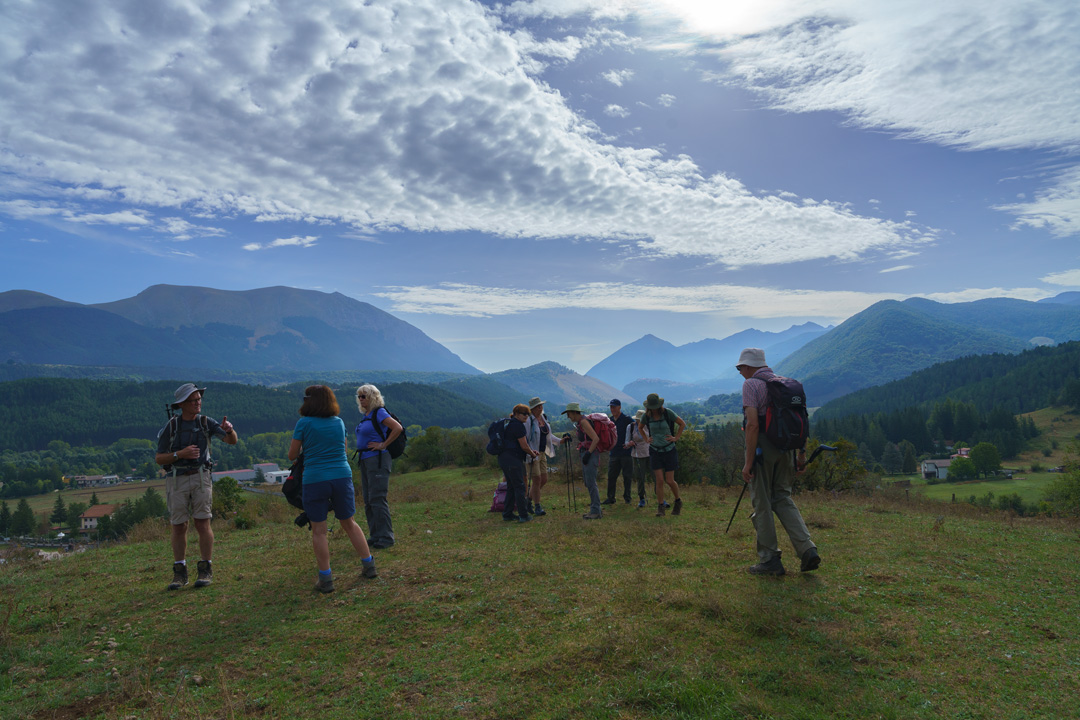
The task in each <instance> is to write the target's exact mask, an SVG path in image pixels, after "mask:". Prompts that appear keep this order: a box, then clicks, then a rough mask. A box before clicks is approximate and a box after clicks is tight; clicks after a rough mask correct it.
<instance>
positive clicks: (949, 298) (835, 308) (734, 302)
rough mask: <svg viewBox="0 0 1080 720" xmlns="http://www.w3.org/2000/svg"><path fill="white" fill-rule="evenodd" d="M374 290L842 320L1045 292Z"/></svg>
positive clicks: (458, 306)
mask: <svg viewBox="0 0 1080 720" xmlns="http://www.w3.org/2000/svg"><path fill="white" fill-rule="evenodd" d="M897 269H899V268H897ZM374 295H376V296H377V297H382V298H386V299H388V300H390V301H391V302H392V303H393V310H394V311H395V312H402V313H418V314H430V315H447V316H462V317H494V316H500V315H520V314H523V313H528V312H534V311H537V310H556V309H581V310H616V311H617V310H630V311H637V310H641V309H642V298H646V297H666V298H675V299H677V301H675V302H670V303H665V304H663V305H662V306H649V308H648V309H649V310H666V311H667V312H671V313H676V314H686V313H690V314H696V313H713V312H721V313H723V314H724V315H725V316H728V317H747V318H758V319H767V318H790V317H804V318H806V317H813V318H831V319H832V320H834V321H836V322H841V321H843V320H844V319H846V318H848V317H851V316H852V315H854V314H856V313H858V312H861V311H862V310H865V309H866V308H867V307H869V306H870V305H873V304H874V303H876V302H880V301H882V300H904V299H907V298H909V297H925V298H928V299H930V300H934V301H936V302H941V303H955V302H970V301H973V300H983V299H986V298H996V297H1011V298H1017V299H1020V300H1038V299H1040V298H1043V297H1046V291H1045V290H1039V289H1037V288H1012V289H1006V288H969V289H966V290H959V291H956V292H948V293H929V294H925V293H917V294H915V295H908V294H903V293H867V292H854V291H846V290H831V291H830V290H788V289H779V288H769V287H749V286H742V285H701V286H693V287H671V286H657V285H636V284H629V283H589V284H584V285H575V286H572V287H567V288H564V289H561V290H527V289H521V288H498V287H482V286H478V285H468V284H459V283H442V284H440V285H436V286H412V287H404V286H392V287H387V288H385V289H384V290H383V291H382V292H377V293H374Z"/></svg>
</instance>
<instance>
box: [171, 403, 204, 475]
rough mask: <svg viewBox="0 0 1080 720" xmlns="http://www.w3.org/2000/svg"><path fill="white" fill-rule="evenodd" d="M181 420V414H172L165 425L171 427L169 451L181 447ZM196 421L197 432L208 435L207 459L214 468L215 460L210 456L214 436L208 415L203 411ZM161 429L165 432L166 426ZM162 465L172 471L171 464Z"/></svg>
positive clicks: (175, 450) (174, 450)
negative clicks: (211, 441)
mask: <svg viewBox="0 0 1080 720" xmlns="http://www.w3.org/2000/svg"><path fill="white" fill-rule="evenodd" d="M180 420H181V417H180V416H179V415H172V416H171V417H170V418H169V422H168V424H167V425H166V426H165V427H166V428H168V429H169V452H177V451H178V450H179V449H180ZM195 421H196V422H197V423H198V429H197V430H196V432H201V433H202V434H203V435H204V436H205V437H206V459H207V461H208V462H209V463H210V469H213V468H214V461H213V459H212V458H211V457H210V440H211V439H212V437H213V436H212V435H211V434H210V423H209V422H207V419H206V416H205V415H203V414H202V413H200V414H198V415H196V416H195ZM161 431H162V432H165V428H162V430H161ZM159 434H160V433H159ZM161 467H162V469H164V470H165V472H171V471H172V468H173V466H172V465H171V464H169V465H162V466H161Z"/></svg>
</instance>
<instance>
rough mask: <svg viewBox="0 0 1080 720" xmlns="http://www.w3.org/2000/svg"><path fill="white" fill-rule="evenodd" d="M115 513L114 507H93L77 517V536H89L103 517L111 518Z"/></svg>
mask: <svg viewBox="0 0 1080 720" xmlns="http://www.w3.org/2000/svg"><path fill="white" fill-rule="evenodd" d="M114 512H116V506H115V505H93V506H91V507H89V508H87V510H86V512H84V513H83V514H82V515H80V516H79V534H80V535H89V534H90V533H92V532H93V531H95V530H97V526H98V521H99V520H101V518H103V517H111V516H112V514H113V513H114Z"/></svg>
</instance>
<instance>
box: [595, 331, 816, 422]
mask: <svg viewBox="0 0 1080 720" xmlns="http://www.w3.org/2000/svg"><path fill="white" fill-rule="evenodd" d="M828 331H829V328H825V327H822V326H821V325H818V324H817V323H812V322H808V323H804V324H802V325H793V326H791V327H790V328H788V329H787V330H784V331H783V332H767V331H764V330H755V329H753V328H750V329H748V330H743V331H741V332H738V333H735V334H734V335H729V336H728V337H725V338H723V339H722V340H716V339H714V338H706V339H704V340H698V341H696V342H691V343H687V344H685V345H679V346H676V345H673V344H672V343H670V342H668V341H666V340H662V339H660V338H658V337H656V336H655V335H652V334H649V335H645V336H644V337H641V338H639V339H637V340H635V341H634V342H632V343H630V344H629V345H625V346H623V347H621V348H619V349H618V350H616V351H615V352H614V353H612V354H611V355H609V356H607V357H606V358H604V359H603V360H601V361H600V362H598V363H597V364H596V365H594V366H593V367H592V368H590V369H589V371H588V372H587V373H586V374H585V375H586V377H594V378H598V379H600V380H603V381H604V382H606V383H608V384H609V385H612V386H614V387H620V388H622V389H623V391H624V392H626V393H627V394H628V395H630V396H631V397H635V398H638V399H639V400H638V402H640V401H641V398H644V397H645V396H646V395H647V394H649V393H650V392H658V393H660V394H661V395H664V397H665V400H666V401H668V402H681V401H684V400H697V399H702V398H706V397H708V396H709V395H713V394H717V393H726V392H734V391H735V390H737V389H738V388H739V386H740V385H741V384H742V378H741V377H740V376H739V373H738V372H737V371H736V370H735V362H736V360H737V359H738V357H739V353H740V352H741V351H742V349H743V348H746V347H759V348H763V349H764V350H765V356H766V357H767V358H768V359H769V362H773V363H775V362H778V361H779V360H782V359H783V358H785V357H787V356H788V355H790V354H791V353H792V352H794V351H795V350H797V349H799V348H801V347H802V346H803V345H805V344H806V343H808V342H810V341H811V340H813V339H814V338H817V337H820V336H821V335H823V334H825V333H826V332H828Z"/></svg>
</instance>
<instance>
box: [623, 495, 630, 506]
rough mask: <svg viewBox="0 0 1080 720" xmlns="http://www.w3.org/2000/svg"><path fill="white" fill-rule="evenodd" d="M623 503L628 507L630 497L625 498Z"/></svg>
mask: <svg viewBox="0 0 1080 720" xmlns="http://www.w3.org/2000/svg"><path fill="white" fill-rule="evenodd" d="M623 501H624V502H626V504H627V505H629V504H630V498H628V497H624V498H623Z"/></svg>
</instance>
